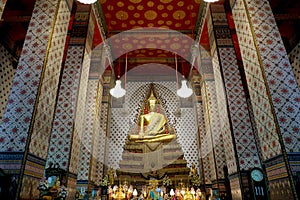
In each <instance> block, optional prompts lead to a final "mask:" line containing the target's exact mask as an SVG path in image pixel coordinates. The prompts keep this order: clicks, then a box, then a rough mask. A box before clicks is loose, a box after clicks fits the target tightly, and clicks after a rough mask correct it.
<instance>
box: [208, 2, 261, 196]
mask: <svg viewBox="0 0 300 200" xmlns="http://www.w3.org/2000/svg"><path fill="white" fill-rule="evenodd" d="M210 12H211V13H210V19H209V22H208V26H209V30H210V43H211V45H212V46H213V47H214V46H215V47H216V48H212V50H211V53H212V56H213V69H214V75H215V80H216V88H217V94H218V96H219V97H218V108H219V113H222V116H221V118H222V119H221V123H223V125H222V126H224V129H223V128H222V130H224V132H223V137H224V144H227V145H226V146H225V152H226V156H227V158H226V160H227V167H228V172H229V175H230V177H229V178H230V185H231V191H232V197H233V199H241V198H243V199H253V198H254V197H253V192H252V187H251V185H250V182H249V181H248V180H249V179H248V174H249V171H250V170H251V169H253V168H254V167H258V168H262V166H261V161H260V155H259V152H258V148H257V145H256V140H255V136H254V130H255V127H253V124H252V123H251V114H250V113H251V108H249V107H248V105H247V90H246V89H245V88H246V85H245V84H244V82H243V71H242V70H241V67H242V65H241V64H240V63H239V62H238V55H237V54H236V49H235V48H234V43H233V40H232V35H231V32H230V29H229V24H228V21H227V16H226V13H225V9H224V6H223V5H214V4H211V6H210ZM210 20H211V21H210ZM228 144H230V145H228ZM227 152H228V153H227Z"/></svg>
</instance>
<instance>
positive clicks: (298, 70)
mask: <svg viewBox="0 0 300 200" xmlns="http://www.w3.org/2000/svg"><path fill="white" fill-rule="evenodd" d="M299 58H300V43H299V44H298V45H297V46H296V47H295V48H294V49H293V50H292V51H291V53H290V54H289V60H290V62H291V66H292V68H293V71H294V75H295V78H296V80H297V83H298V87H300V59H299Z"/></svg>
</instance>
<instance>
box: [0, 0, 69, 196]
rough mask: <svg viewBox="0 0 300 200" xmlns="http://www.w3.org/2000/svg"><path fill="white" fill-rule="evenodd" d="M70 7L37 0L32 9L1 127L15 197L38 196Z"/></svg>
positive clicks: (2, 161)
mask: <svg viewBox="0 0 300 200" xmlns="http://www.w3.org/2000/svg"><path fill="white" fill-rule="evenodd" d="M2 2H3V1H2ZM71 7H72V5H67V2H66V1H60V0H56V1H39V0H38V1H36V3H35V6H34V9H33V14H32V18H31V20H30V23H29V27H28V31H27V35H26V37H25V41H24V46H23V50H22V53H21V57H20V60H19V64H18V67H17V70H16V73H15V77H14V80H13V83H12V87H11V91H10V94H9V97H8V101H7V105H6V109H5V113H4V116H3V121H2V124H1V128H0V135H1V140H0V152H1V153H0V155H1V157H0V167H1V168H2V169H4V170H5V172H6V173H9V174H12V175H14V176H15V177H16V178H17V189H16V192H15V193H14V194H15V195H16V197H15V198H16V199H30V198H36V197H37V196H38V191H37V189H36V188H37V185H38V183H39V180H40V179H41V178H42V177H43V174H44V166H45V162H46V157H47V149H48V141H49V137H50V130H51V124H52V120H53V112H54V106H55V100H56V92H57V88H58V82H59V75H60V70H61V63H62V58H63V54H64V46H65V41H66V35H67V28H68V24H69V19H70V10H69V8H71ZM11 199H13V197H11Z"/></svg>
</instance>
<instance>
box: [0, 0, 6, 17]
mask: <svg viewBox="0 0 300 200" xmlns="http://www.w3.org/2000/svg"><path fill="white" fill-rule="evenodd" d="M6 1H7V0H2V1H0V22H1V21H2V14H3V11H4V8H5V4H6Z"/></svg>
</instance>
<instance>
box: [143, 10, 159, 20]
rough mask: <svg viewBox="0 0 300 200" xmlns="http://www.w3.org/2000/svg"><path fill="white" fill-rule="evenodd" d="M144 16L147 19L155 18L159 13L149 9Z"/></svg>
mask: <svg viewBox="0 0 300 200" xmlns="http://www.w3.org/2000/svg"><path fill="white" fill-rule="evenodd" d="M144 16H145V18H146V19H147V20H154V19H155V18H156V17H157V13H156V12H155V11H154V10H147V11H146V12H145V13H144Z"/></svg>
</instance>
